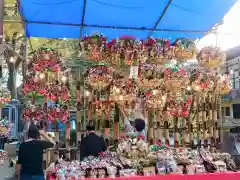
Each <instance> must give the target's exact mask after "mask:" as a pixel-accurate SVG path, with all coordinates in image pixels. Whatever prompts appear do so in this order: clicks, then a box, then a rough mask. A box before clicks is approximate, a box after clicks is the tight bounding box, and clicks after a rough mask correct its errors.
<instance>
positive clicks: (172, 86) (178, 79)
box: [163, 67, 189, 92]
mask: <svg viewBox="0 0 240 180" xmlns="http://www.w3.org/2000/svg"><path fill="white" fill-rule="evenodd" d="M163 74H164V86H165V87H166V89H167V90H169V91H171V92H174V91H176V90H178V89H184V88H186V87H187V85H188V83H189V77H188V74H187V73H186V72H185V70H184V69H183V68H178V67H173V68H165V69H163Z"/></svg>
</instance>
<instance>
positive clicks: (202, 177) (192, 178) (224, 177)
mask: <svg viewBox="0 0 240 180" xmlns="http://www.w3.org/2000/svg"><path fill="white" fill-rule="evenodd" d="M86 179H87V180H91V179H88V178H86ZM125 179H131V180H239V179H240V172H236V173H214V174H194V175H173V174H171V175H162V176H151V177H144V176H139V177H128V178H127V177H126V178H124V177H117V178H115V180H125ZM48 180H56V178H54V177H52V176H49V178H48ZM95 180H96V179H95ZM98 180H110V178H104V179H101V178H98Z"/></svg>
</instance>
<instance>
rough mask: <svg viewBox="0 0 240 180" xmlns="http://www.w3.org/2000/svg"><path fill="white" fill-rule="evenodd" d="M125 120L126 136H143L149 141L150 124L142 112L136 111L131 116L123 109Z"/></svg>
mask: <svg viewBox="0 0 240 180" xmlns="http://www.w3.org/2000/svg"><path fill="white" fill-rule="evenodd" d="M121 114H122V117H123V119H124V132H125V133H126V134H130V133H131V134H136V135H141V136H143V137H144V139H145V140H147V131H148V123H147V119H146V118H144V117H143V114H142V112H141V111H140V110H134V112H132V113H131V114H130V115H129V116H127V115H126V112H125V110H124V108H123V107H122V108H121Z"/></svg>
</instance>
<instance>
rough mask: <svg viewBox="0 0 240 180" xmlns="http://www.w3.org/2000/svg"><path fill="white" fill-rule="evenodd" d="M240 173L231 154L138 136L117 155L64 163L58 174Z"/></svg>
mask: <svg viewBox="0 0 240 180" xmlns="http://www.w3.org/2000/svg"><path fill="white" fill-rule="evenodd" d="M227 171H236V165H235V163H234V162H233V160H232V159H231V156H230V155H229V154H227V153H211V152H210V151H209V150H208V148H203V147H202V148H199V149H190V148H171V147H166V146H159V145H149V144H148V143H147V142H145V141H144V140H142V139H141V138H138V137H133V136H132V137H126V138H123V139H122V140H121V141H120V143H119V144H118V147H117V151H116V152H105V153H102V154H100V155H99V157H97V158H94V157H88V158H85V159H84V160H83V161H81V162H79V161H72V162H65V161H61V162H60V164H58V165H57V166H56V169H55V171H54V173H55V175H56V177H58V178H59V180H61V179H65V178H68V177H71V178H83V177H88V178H105V177H110V178H113V177H116V176H124V177H130V176H141V175H144V176H153V175H156V174H159V175H161V174H201V173H219V172H227Z"/></svg>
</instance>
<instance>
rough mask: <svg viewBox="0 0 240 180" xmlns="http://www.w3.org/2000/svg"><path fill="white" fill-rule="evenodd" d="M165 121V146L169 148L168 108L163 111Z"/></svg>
mask: <svg viewBox="0 0 240 180" xmlns="http://www.w3.org/2000/svg"><path fill="white" fill-rule="evenodd" d="M163 121H164V130H165V144H166V145H168V146H169V142H170V141H169V123H168V111H167V108H165V109H164V110H163Z"/></svg>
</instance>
